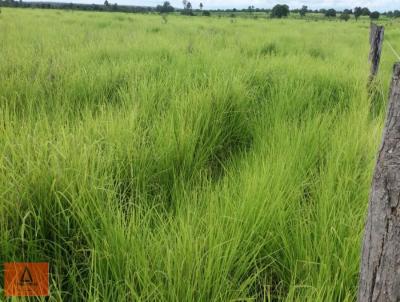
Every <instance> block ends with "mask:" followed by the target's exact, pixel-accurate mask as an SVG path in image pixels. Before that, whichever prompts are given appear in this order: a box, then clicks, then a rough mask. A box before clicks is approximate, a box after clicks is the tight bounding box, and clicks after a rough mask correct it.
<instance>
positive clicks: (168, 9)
mask: <svg viewBox="0 0 400 302" xmlns="http://www.w3.org/2000/svg"><path fill="white" fill-rule="evenodd" d="M60 1H62V0H60ZM182 5H183V7H182V8H174V7H173V6H172V5H171V3H170V2H169V1H165V2H164V3H163V4H160V5H157V6H156V7H150V6H131V5H118V4H117V3H113V4H112V3H109V2H108V0H105V2H104V4H103V5H101V4H80V3H62V2H46V1H43V2H25V1H22V0H0V7H23V8H24V7H25V8H29V7H31V8H48V9H68V10H93V11H110V12H130V13H160V14H168V13H173V12H180V13H181V14H182V15H187V16H195V15H203V16H210V15H211V13H217V14H218V15H219V16H221V15H220V13H223V12H224V13H229V16H230V17H232V18H233V17H236V13H237V12H242V13H249V14H253V13H256V12H257V13H259V12H263V13H266V14H268V15H269V16H270V17H271V18H285V17H287V16H289V14H290V13H293V14H299V16H300V17H301V18H304V17H305V16H306V15H307V14H309V13H314V14H316V13H318V14H322V15H324V16H325V17H327V18H329V19H332V18H336V17H337V16H338V15H339V19H340V20H343V21H348V20H349V19H350V18H351V16H354V18H355V19H356V20H358V19H359V18H360V17H361V16H368V17H369V18H370V19H379V17H380V16H381V14H380V13H379V12H377V11H373V12H371V11H370V10H369V9H368V8H367V7H355V8H354V9H344V10H343V11H339V10H335V9H333V8H331V9H323V8H322V9H317V10H312V9H309V8H308V7H307V6H305V5H303V6H302V7H301V8H299V9H298V8H296V9H292V10H291V9H290V8H289V6H288V5H286V4H277V5H275V6H274V7H273V8H272V9H266V8H257V7H254V6H253V5H251V6H249V7H248V8H243V9H236V8H232V9H215V10H203V8H204V5H203V3H200V4H199V8H193V7H192V4H191V2H190V1H189V0H182ZM382 15H384V16H387V17H388V18H400V11H399V10H394V11H388V12H385V13H382ZM254 17H257V16H256V15H255V16H254Z"/></svg>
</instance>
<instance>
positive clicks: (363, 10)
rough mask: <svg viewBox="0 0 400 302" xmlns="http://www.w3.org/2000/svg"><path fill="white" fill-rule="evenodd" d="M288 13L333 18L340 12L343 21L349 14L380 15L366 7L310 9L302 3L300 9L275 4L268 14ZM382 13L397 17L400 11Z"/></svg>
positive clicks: (372, 17) (374, 17)
mask: <svg viewBox="0 0 400 302" xmlns="http://www.w3.org/2000/svg"><path fill="white" fill-rule="evenodd" d="M289 13H298V14H299V15H300V16H301V17H305V16H306V14H307V13H319V14H323V15H324V16H325V17H328V18H335V17H337V15H338V14H340V17H339V18H340V19H341V20H344V21H348V20H349V19H350V18H351V15H354V18H355V19H356V20H358V18H359V17H360V16H369V17H370V19H379V17H380V15H381V14H380V13H379V12H378V11H374V12H371V11H370V10H369V9H368V8H367V7H355V8H354V10H353V9H345V10H343V11H337V10H335V9H333V8H330V9H324V8H322V9H319V10H310V9H308V7H307V6H305V5H303V6H302V8H301V9H293V10H290V9H289V6H288V5H286V4H277V5H275V6H274V7H273V8H272V10H271V13H270V16H271V18H284V17H287V16H288V15H289ZM383 15H385V16H388V17H391V18H398V17H400V11H398V10H396V11H389V12H386V13H384V14H383Z"/></svg>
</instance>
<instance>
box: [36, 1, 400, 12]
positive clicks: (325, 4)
mask: <svg viewBox="0 0 400 302" xmlns="http://www.w3.org/2000/svg"><path fill="white" fill-rule="evenodd" d="M36 1H46V0H36ZM47 1H51V2H74V3H89V4H91V3H97V4H99V3H103V2H104V1H103V0H47ZM108 1H109V2H110V3H115V2H117V3H118V4H127V5H146V6H156V5H157V4H161V3H162V2H163V1H164V0H108ZM189 1H190V0H189ZM169 2H170V3H171V4H172V6H174V7H181V6H182V1H180V0H169ZM190 2H191V3H192V6H193V8H197V7H198V5H199V3H200V2H203V4H204V9H207V8H210V9H216V8H247V7H248V6H250V5H254V6H255V7H258V8H271V7H273V6H274V5H275V4H278V3H280V4H288V5H289V7H290V8H299V7H301V6H302V5H307V6H308V7H309V8H310V9H320V8H335V9H344V8H353V7H356V6H362V7H365V6H366V7H368V8H369V9H370V10H378V11H381V12H383V11H388V10H395V9H398V10H400V0H303V1H301V0H281V1H275V0H192V1H190Z"/></svg>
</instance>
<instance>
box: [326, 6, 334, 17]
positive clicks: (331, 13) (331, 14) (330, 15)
mask: <svg viewBox="0 0 400 302" xmlns="http://www.w3.org/2000/svg"><path fill="white" fill-rule="evenodd" d="M325 17H336V10H335V9H333V8H330V9H328V10H327V11H326V12H325Z"/></svg>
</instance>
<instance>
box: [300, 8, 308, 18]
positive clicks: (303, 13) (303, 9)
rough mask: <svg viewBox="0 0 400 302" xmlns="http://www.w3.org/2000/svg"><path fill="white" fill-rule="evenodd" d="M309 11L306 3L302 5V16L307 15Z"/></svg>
mask: <svg viewBox="0 0 400 302" xmlns="http://www.w3.org/2000/svg"><path fill="white" fill-rule="evenodd" d="M307 11H308V7H307V6H306V5H303V6H302V7H301V10H300V11H299V13H300V16H302V17H304V16H305V15H306V13H307Z"/></svg>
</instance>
